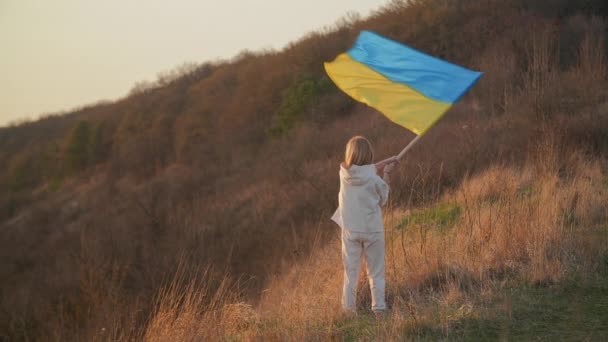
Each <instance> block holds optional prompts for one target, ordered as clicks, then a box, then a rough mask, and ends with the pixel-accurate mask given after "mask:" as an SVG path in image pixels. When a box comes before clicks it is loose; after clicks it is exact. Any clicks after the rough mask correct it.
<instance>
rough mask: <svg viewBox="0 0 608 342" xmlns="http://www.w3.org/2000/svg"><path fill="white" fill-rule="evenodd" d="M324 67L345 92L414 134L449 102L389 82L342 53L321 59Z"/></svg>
mask: <svg viewBox="0 0 608 342" xmlns="http://www.w3.org/2000/svg"><path fill="white" fill-rule="evenodd" d="M325 70H326V72H327V74H328V75H329V77H330V78H331V79H332V81H333V82H334V83H335V84H336V85H337V86H338V87H339V88H340V89H342V91H344V92H345V93H346V94H348V95H350V96H351V97H353V98H354V99H355V100H357V101H360V102H363V103H365V104H367V105H369V106H370V107H373V108H375V109H377V110H378V111H380V112H382V113H383V114H384V115H386V116H387V117H388V118H389V119H390V120H391V121H393V122H395V123H396V124H398V125H401V126H403V127H406V128H408V129H410V130H411V131H413V132H414V133H416V134H417V135H422V134H424V132H426V131H427V130H428V129H429V128H430V127H432V126H433V124H434V123H435V122H436V121H437V120H439V118H441V116H442V115H443V114H444V113H445V112H446V111H447V110H448V109H449V108H450V107H451V106H452V104H451V103H445V102H440V101H436V100H433V99H431V98H429V97H426V96H425V95H423V94H421V93H419V92H418V91H416V90H414V89H412V88H410V87H408V86H406V85H404V84H402V83H396V82H392V81H390V80H389V79H387V78H386V77H384V76H382V75H381V74H379V73H377V72H376V71H374V70H372V69H371V68H369V67H368V66H366V65H364V64H362V63H359V62H357V61H355V60H353V59H352V58H351V57H350V56H349V55H348V54H346V53H343V54H340V55H339V56H338V57H336V59H335V60H334V61H333V62H331V63H325Z"/></svg>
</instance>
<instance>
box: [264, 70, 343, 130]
mask: <svg viewBox="0 0 608 342" xmlns="http://www.w3.org/2000/svg"><path fill="white" fill-rule="evenodd" d="M332 89H333V87H332V84H331V81H330V80H329V79H327V78H326V77H323V78H320V79H316V80H315V79H310V78H304V79H300V80H298V81H296V82H294V83H292V85H291V86H290V87H289V88H287V89H286V90H285V92H284V93H283V99H282V102H281V105H280V106H279V109H278V110H277V112H276V113H275V116H274V125H273V127H272V128H271V129H270V134H271V135H272V136H275V137H277V136H282V135H284V134H286V133H288V132H289V131H290V130H291V129H292V128H293V127H294V126H295V125H296V123H297V122H298V121H299V120H301V119H302V117H303V116H304V115H303V114H305V112H306V111H307V110H309V109H310V108H311V105H312V104H313V103H314V102H315V101H316V100H318V99H319V98H320V97H321V96H323V95H325V94H327V93H328V92H330V91H331V90H332Z"/></svg>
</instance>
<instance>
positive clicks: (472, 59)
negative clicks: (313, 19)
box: [0, 0, 608, 340]
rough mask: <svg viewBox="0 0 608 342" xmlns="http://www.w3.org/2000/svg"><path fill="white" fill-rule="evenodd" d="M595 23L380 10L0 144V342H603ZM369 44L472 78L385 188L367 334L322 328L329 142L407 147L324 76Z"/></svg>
mask: <svg viewBox="0 0 608 342" xmlns="http://www.w3.org/2000/svg"><path fill="white" fill-rule="evenodd" d="M607 16H608V7H606V4H605V3H604V1H599V0H598V1H593V0H587V1H563V0H552V1H541V0H538V1H524V0H509V1H498V0H489V1H472V0H471V1H450V0H447V1H446V0H421V1H412V2H405V1H403V2H402V1H395V2H391V3H390V5H387V6H386V7H384V8H381V9H379V10H378V11H376V12H375V13H374V14H372V15H371V16H370V17H368V18H363V19H360V18H357V17H352V16H351V17H345V18H344V19H342V20H340V21H338V22H337V23H336V24H335V25H333V26H332V27H328V28H326V29H325V30H323V31H320V32H312V33H310V34H308V35H306V36H305V37H302V38H301V39H299V40H297V41H295V42H293V43H291V44H289V45H288V46H286V47H285V48H284V49H282V50H280V51H258V52H249V51H247V52H243V53H241V54H240V55H238V56H235V57H234V58H232V59H231V60H226V61H220V62H207V63H203V64H200V65H186V66H183V67H178V68H176V70H174V71H173V72H171V73H167V74H163V75H161V77H159V79H158V80H157V81H156V82H154V83H152V84H138V85H136V86H135V87H134V88H133V90H132V92H131V93H130V94H129V95H127V96H125V97H124V98H122V99H120V100H117V101H115V102H106V103H99V104H95V105H91V106H88V107H85V108H80V109H77V110H74V111H71V112H69V113H62V114H56V115H50V116H47V117H45V118H43V119H40V120H37V121H35V122H27V123H22V124H19V125H14V126H10V127H2V128H0V165H2V167H0V188H1V189H2V191H1V192H0V258H1V259H2V260H3V262H2V266H1V267H0V339H1V340H4V339H6V340H127V339H129V338H135V339H146V340H166V339H169V338H175V339H181V340H188V339H190V340H201V339H205V338H207V339H231V338H233V339H243V340H251V339H271V340H277V339H281V340H283V339H305V340H311V339H312V340H318V339H323V340H325V339H337V340H342V339H348V340H356V339H358V338H363V339H374V338H379V337H380V338H382V337H383V338H384V339H416V338H429V339H474V340H475V339H479V338H482V337H486V338H491V339H495V338H499V337H507V338H508V336H512V337H513V338H517V337H520V338H524V339H526V338H528V337H530V338H531V337H538V336H542V337H546V338H548V337H550V336H553V335H551V334H552V333H551V332H550V330H551V329H548V330H546V331H545V330H542V329H540V330H534V329H536V327H538V325H539V324H540V325H543V324H545V325H547V326H549V327H551V326H553V325H557V324H559V322H561V321H562V320H563V321H569V322H572V319H573V317H574V318H576V317H579V318H576V319H575V320H574V323H572V324H573V325H572V326H571V328H570V329H569V330H570V331H571V333H572V335H571V336H570V338H571V339H575V340H576V339H579V338H578V337H582V338H581V339H584V338H587V337H588V338H589V339H601V338H598V337H605V336H607V335H608V327H606V325H605V322H606V320H603V319H601V317H603V315H608V308H606V306H607V305H608V303H606V301H605V298H608V297H606V296H605V294H606V285H605V284H606V281H607V280H606V279H608V231H607V230H606V228H607V227H608V224H607V219H608V210H606V208H605V203H606V200H607V199H608V168H607V165H608V164H607V160H606V157H605V156H606V153H607V152H608V134H607V133H606V132H608V90H607V89H608V79H607V76H608V72H607V71H608V69H607V68H608V60H607V57H606V56H607V52H608V34H607V33H608V32H607V28H608V26H607V25H608V21H607V20H608V19H607ZM364 29H365V30H371V31H375V32H378V33H380V34H382V35H384V36H387V37H389V38H391V39H394V40H397V41H402V42H407V44H408V45H411V46H413V47H415V48H417V49H419V50H422V51H425V52H428V53H430V54H432V55H435V56H440V57H442V58H444V59H447V60H449V61H452V62H454V63H458V64H461V65H463V66H465V67H468V68H470V69H474V70H480V71H483V72H484V73H485V75H484V77H483V78H482V80H481V81H480V82H479V83H478V85H477V86H476V87H475V88H474V89H473V90H472V91H471V93H469V94H468V95H467V96H465V98H463V100H462V101H461V102H460V103H459V104H458V105H457V106H455V107H454V108H453V109H452V110H450V112H449V113H448V114H447V115H446V117H445V118H444V119H442V121H441V122H440V123H439V124H438V125H437V126H436V127H435V128H433V130H431V131H430V132H429V133H428V134H427V135H425V136H424V137H423V139H421V141H420V143H419V144H418V145H417V146H416V148H415V149H414V150H413V151H412V152H411V153H410V154H409V155H408V156H407V160H406V161H405V162H404V163H403V165H402V166H401V167H400V169H399V172H398V175H397V176H396V179H394V180H393V184H392V185H391V189H392V190H391V202H390V207H389V208H388V209H387V210H386V215H385V216H386V217H385V221H386V222H385V223H386V227H387V272H388V274H387V277H388V288H387V291H388V295H389V304H390V305H391V307H392V311H391V316H390V317H389V318H388V319H387V320H386V321H384V322H382V323H380V324H376V322H374V321H371V320H370V319H369V317H367V316H365V315H362V316H361V317H358V318H354V319H344V318H343V317H340V316H339V310H338V301H339V297H338V292H339V287H340V282H341V277H339V276H336V275H338V274H340V272H341V270H340V267H341V263H340V259H339V252H338V251H339V245H338V241H337V237H338V234H339V232H338V229H337V228H336V227H335V226H334V224H333V223H331V222H330V221H329V217H330V215H331V213H332V212H333V210H334V209H335V207H336V205H337V195H336V194H337V192H338V186H339V184H338V181H337V170H338V164H339V162H340V160H341V159H342V157H343V148H344V144H345V143H346V141H347V140H348V139H349V138H350V137H351V136H353V135H356V134H363V135H365V136H367V137H368V138H370V140H371V141H372V143H373V144H374V147H375V150H376V153H377V159H382V158H384V157H388V156H390V155H393V154H395V153H397V152H398V151H399V150H400V149H401V148H402V147H403V146H404V145H405V144H406V143H407V142H408V141H409V140H410V139H411V138H412V135H411V134H410V133H408V132H406V131H405V130H404V129H403V128H400V127H398V126H396V125H394V124H392V123H391V122H390V121H388V120H387V119H386V118H385V117H383V116H382V115H381V114H379V113H377V112H375V111H373V110H372V109H370V108H368V107H365V106H364V105H361V104H357V103H354V102H353V101H352V100H351V99H350V98H348V97H347V96H346V95H344V94H342V93H341V92H339V91H338V90H337V89H336V88H335V87H334V86H333V84H332V83H331V82H330V81H329V80H328V79H327V77H326V76H325V74H324V72H323V68H322V65H323V62H324V61H329V60H332V59H333V58H334V57H335V56H336V55H337V54H339V53H341V52H343V51H345V50H346V49H347V48H348V47H350V45H351V44H352V42H353V41H354V39H355V38H356V36H357V35H358V33H359V32H360V31H361V30H364ZM577 286H578V287H577ZM364 290H365V289H364V288H363V289H362V291H361V296H360V300H361V308H364V307H366V306H367V305H366V304H365V303H366V301H369V298H367V297H366V296H365V295H364V293H365V292H364ZM580 293H588V294H589V295H590V296H592V297H590V298H585V299H582V300H581V301H580V305H578V306H576V305H575V306H571V307H569V309H570V311H568V310H564V308H563V306H567V304H566V303H568V302H569V301H571V298H572V296H573V294H580ZM530 303H533V304H530ZM534 303H536V304H534ZM592 303H595V304H597V305H596V306H594V305H592ZM530 305H539V307H542V308H546V310H547V311H552V310H554V311H560V312H565V313H563V315H562V316H560V315H557V316H556V317H548V318H546V317H544V316H542V315H539V314H538V313H536V312H534V311H531V310H530V307H529V306H530ZM572 310H574V312H572ZM577 310H578V311H577ZM579 311H580V312H581V313H580V314H579ZM520 314H521V315H524V316H523V317H529V318H530V319H528V320H526V319H522V316H520ZM513 317H515V318H513ZM539 317H540V318H539ZM580 317H585V318H586V319H585V320H583V319H580ZM598 317H599V318H598ZM537 318H538V319H543V320H544V319H545V318H546V320H544V321H542V322H541V323H539V324H532V323H530V320H532V321H533V320H534V319H537ZM596 320H597V321H598V322H596ZM579 321H580V322H579ZM526 322H527V323H530V326H531V327H530V328H529V329H526V327H527V325H526V324H527V323H526ZM577 322H579V323H577ZM577 324H579V325H577ZM583 330H584V331H590V332H591V333H590V335H577V332H578V331H583ZM526 333H528V334H529V335H525V334H526ZM479 334H483V335H479ZM479 336H482V337H479Z"/></svg>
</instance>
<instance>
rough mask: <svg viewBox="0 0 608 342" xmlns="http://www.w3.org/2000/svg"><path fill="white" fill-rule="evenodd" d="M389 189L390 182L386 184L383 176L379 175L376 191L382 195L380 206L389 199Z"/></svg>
mask: <svg viewBox="0 0 608 342" xmlns="http://www.w3.org/2000/svg"><path fill="white" fill-rule="evenodd" d="M388 191H389V189H388V184H386V182H385V181H384V180H383V179H382V178H380V177H378V178H377V181H376V192H377V193H378V196H379V197H380V206H384V205H385V204H386V201H388Z"/></svg>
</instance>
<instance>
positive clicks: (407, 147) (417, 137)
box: [396, 135, 422, 161]
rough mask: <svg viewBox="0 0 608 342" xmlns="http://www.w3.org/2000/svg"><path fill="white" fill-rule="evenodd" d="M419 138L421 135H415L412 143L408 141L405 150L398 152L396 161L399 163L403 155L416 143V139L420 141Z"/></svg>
mask: <svg viewBox="0 0 608 342" xmlns="http://www.w3.org/2000/svg"><path fill="white" fill-rule="evenodd" d="M421 136H422V135H417V136H416V137H415V138H414V139H413V140H412V141H410V143H409V144H407V146H405V148H404V149H403V150H401V152H399V154H398V155H397V157H396V159H397V161H401V159H403V156H404V155H405V153H406V152H407V151H409V150H410V148H412V146H414V144H415V143H416V142H417V141H418V139H420V137H421Z"/></svg>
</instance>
